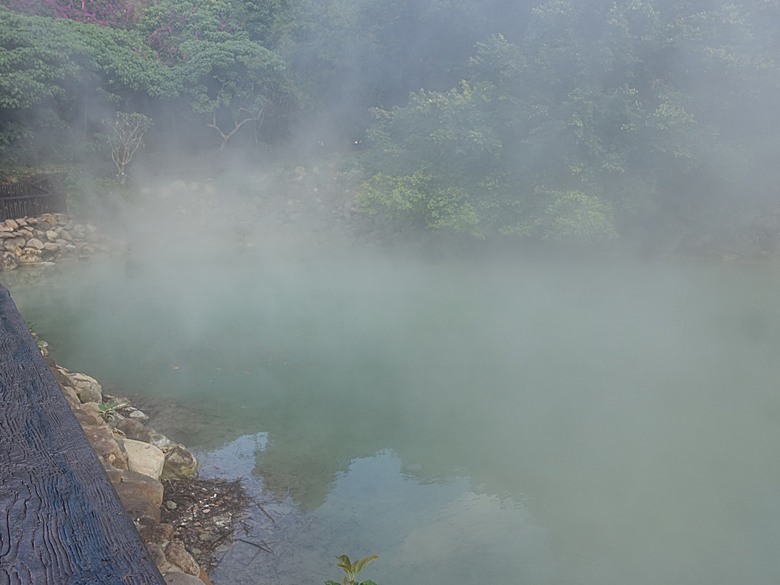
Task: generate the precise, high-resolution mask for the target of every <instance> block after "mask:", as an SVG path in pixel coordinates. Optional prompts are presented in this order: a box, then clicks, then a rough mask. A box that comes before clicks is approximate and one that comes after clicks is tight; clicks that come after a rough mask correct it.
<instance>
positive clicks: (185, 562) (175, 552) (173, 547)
mask: <svg viewBox="0 0 780 585" xmlns="http://www.w3.org/2000/svg"><path fill="white" fill-rule="evenodd" d="M165 556H166V558H167V559H168V561H169V562H171V563H173V564H174V565H176V566H177V567H179V568H180V569H181V570H182V571H184V572H185V573H188V574H190V575H198V574H199V573H200V566H199V565H198V563H196V562H195V559H193V558H192V555H191V554H190V553H188V552H187V551H186V550H184V547H183V546H181V545H180V544H177V543H175V542H172V543H170V544H169V545H168V546H167V547H166V548H165Z"/></svg>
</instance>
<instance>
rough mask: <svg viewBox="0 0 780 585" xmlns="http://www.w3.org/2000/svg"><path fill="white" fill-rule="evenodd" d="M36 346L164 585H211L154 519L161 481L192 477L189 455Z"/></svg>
mask: <svg viewBox="0 0 780 585" xmlns="http://www.w3.org/2000/svg"><path fill="white" fill-rule="evenodd" d="M39 347H41V351H42V353H43V354H44V357H45V358H46V359H47V361H48V363H49V367H50V368H51V370H52V372H53V373H54V376H55V378H56V379H57V381H58V382H59V383H60V386H61V387H62V392H63V394H64V395H65V399H66V400H67V402H68V404H69V405H70V407H71V410H72V411H73V413H74V414H75V416H76V419H77V420H78V421H79V423H80V424H81V427H82V429H83V430H84V434H85V435H86V436H87V439H88V440H89V442H90V444H91V445H92V449H93V450H94V451H95V454H96V455H97V456H98V459H99V460H100V462H101V463H102V464H103V467H104V469H105V470H106V472H107V473H108V477H109V478H110V479H111V482H112V483H113V485H114V488H115V490H116V492H117V494H118V495H119V499H120V500H121V502H122V505H123V507H124V508H125V510H126V511H127V513H128V514H129V515H130V517H131V518H132V520H133V522H134V523H135V525H136V528H137V529H138V532H139V534H140V535H141V538H142V539H143V541H144V542H145V544H146V547H147V549H148V551H149V553H150V555H151V557H152V559H153V560H154V562H155V564H156V565H157V567H158V569H159V570H160V573H162V575H163V577H164V579H165V582H166V583H169V584H172V585H204V584H205V585H211V581H210V580H209V578H208V576H207V574H206V572H205V571H204V570H203V569H202V568H201V566H200V565H199V564H198V562H197V561H196V560H195V559H194V558H193V556H192V555H191V554H190V553H189V552H188V551H187V550H186V549H185V547H184V546H183V544H182V542H181V540H180V539H179V538H177V536H176V534H175V529H174V526H172V525H171V524H167V523H163V522H161V519H160V517H161V508H162V506H163V500H164V487H163V481H166V480H182V479H188V478H193V477H195V476H196V475H197V473H198V464H197V461H196V459H195V457H194V456H193V455H192V453H190V452H189V451H188V450H187V448H186V447H184V446H183V445H180V444H177V443H174V442H173V441H171V440H170V439H168V438H167V437H166V436H164V435H162V434H161V433H159V432H157V431H155V430H154V429H152V428H150V427H148V426H147V425H146V424H145V423H146V421H147V420H148V417H147V416H146V414H144V413H143V412H142V411H140V410H138V409H137V408H135V407H133V406H132V405H131V404H130V401H129V400H127V399H125V398H122V397H118V396H110V395H108V394H105V393H104V392H103V389H102V387H101V385H100V384H99V383H98V382H97V380H95V379H94V378H92V377H90V376H87V375H85V374H81V373H76V372H70V371H68V370H67V369H65V368H63V367H61V366H58V365H57V364H55V363H54V362H53V361H51V360H50V359H49V358H48V356H47V353H48V352H47V349H46V344H45V343H44V342H40V341H39Z"/></svg>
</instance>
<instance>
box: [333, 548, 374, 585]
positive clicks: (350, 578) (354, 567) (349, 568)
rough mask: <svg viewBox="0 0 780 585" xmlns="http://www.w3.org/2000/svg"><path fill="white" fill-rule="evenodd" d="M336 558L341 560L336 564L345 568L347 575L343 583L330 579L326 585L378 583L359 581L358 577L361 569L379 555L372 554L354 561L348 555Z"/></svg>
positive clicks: (372, 584)
mask: <svg viewBox="0 0 780 585" xmlns="http://www.w3.org/2000/svg"><path fill="white" fill-rule="evenodd" d="M336 558H337V559H338V560H339V562H338V563H336V566H337V567H341V568H342V569H344V572H345V573H346V576H345V577H344V580H343V582H342V583H338V582H336V581H333V580H332V579H328V580H327V581H325V585H376V583H374V582H373V581H362V582H360V583H358V582H357V577H358V573H360V571H362V570H363V568H364V567H365V566H366V565H367V564H368V563H370V562H371V561H373V560H374V559H378V558H379V555H371V556H370V557H366V558H364V559H360V560H359V561H355V562H354V563H353V562H352V561H350V560H349V557H348V556H347V555H341V556H339V557H336Z"/></svg>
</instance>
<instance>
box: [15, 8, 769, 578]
mask: <svg viewBox="0 0 780 585" xmlns="http://www.w3.org/2000/svg"><path fill="white" fill-rule="evenodd" d="M2 4H3V6H4V7H3V8H0V161H2V162H1V163H0V172H1V173H2V176H3V178H4V179H7V180H15V179H17V178H19V177H22V176H24V175H26V174H29V173H32V172H38V171H47V170H53V169H56V170H64V171H65V172H66V173H67V174H68V177H69V178H68V189H69V195H70V206H71V210H72V211H74V212H75V213H77V214H79V216H80V217H87V218H89V219H90V221H93V222H95V223H96V224H97V225H98V226H99V228H100V229H101V230H102V231H103V232H104V233H106V234H108V235H110V236H112V237H113V238H114V239H115V240H116V241H117V242H119V244H118V246H117V250H116V251H115V252H114V254H113V255H112V256H111V257H109V258H104V259H100V258H93V259H90V260H89V261H86V262H77V263H70V264H61V265H58V266H53V267H52V266H47V267H42V268H40V269H37V270H25V271H18V272H9V273H3V275H2V278H0V280H2V282H3V284H4V285H6V286H8V287H9V288H10V290H11V292H12V294H13V298H14V299H15V301H16V302H17V304H18V305H19V307H20V310H21V312H22V314H23V315H24V317H25V319H27V320H28V321H29V322H30V323H31V326H32V327H33V328H34V329H36V330H37V331H38V332H39V333H40V334H41V335H42V337H43V338H44V339H46V340H47V341H48V342H49V343H50V344H51V347H52V350H53V355H54V357H55V358H56V359H57V361H58V362H59V363H61V364H63V365H64V366H66V367H68V368H71V369H73V370H78V371H84V372H86V373H88V374H90V375H93V376H95V377H97V378H99V379H100V380H101V382H103V383H104V384H105V386H106V387H107V389H109V391H115V392H117V393H120V394H130V395H133V396H135V397H137V400H139V401H140V403H142V404H143V403H144V401H147V404H149V405H150V412H152V411H154V412H159V413H167V414H166V415H165V416H162V417H158V419H156V420H155V421H154V424H155V425H159V427H160V429H161V430H163V431H164V432H166V433H167V434H169V435H170V436H171V437H172V438H174V439H175V440H178V441H182V442H185V443H186V444H187V445H188V446H192V447H193V448H195V449H198V450H199V451H198V452H199V455H200V456H201V457H202V459H203V461H204V462H206V464H207V465H206V468H207V470H208V472H209V473H214V474H223V475H226V476H231V474H232V476H235V475H241V476H243V477H244V478H245V481H246V482H247V485H248V486H249V487H250V489H251V490H253V492H252V493H253V494H255V495H256V496H257V497H263V498H265V497H269V498H271V499H272V500H273V502H274V504H273V505H274V506H278V508H274V513H275V514H277V517H276V520H277V524H276V525H275V526H274V527H269V526H268V525H266V524H263V522H262V518H259V517H257V518H253V519H252V521H251V522H250V524H251V531H253V532H252V535H253V537H256V538H264V539H265V538H267V539H268V540H269V541H273V547H272V548H273V549H274V551H275V554H274V557H273V558H272V559H269V558H267V557H265V556H260V557H257V556H256V555H255V553H256V552H257V551H256V550H252V551H249V552H248V551H247V550H246V548H245V549H244V550H242V549H241V548H240V546H241V545H240V543H237V544H236V546H235V547H233V548H231V549H230V551H229V553H228V554H227V555H226V557H225V560H224V562H223V563H222V564H221V565H220V567H219V569H218V572H217V573H215V582H222V583H226V584H227V583H230V584H235V585H241V584H243V583H259V582H274V583H282V584H287V583H299V582H304V581H311V580H312V579H313V580H315V581H320V582H321V581H323V580H324V579H326V578H332V577H335V574H334V573H333V572H332V571H331V569H332V568H333V558H334V557H335V555H337V554H342V553H349V554H350V555H352V556H353V557H354V556H361V555H368V554H371V553H379V554H381V555H382V558H381V559H380V561H378V562H377V563H376V564H375V565H372V567H371V569H370V570H371V572H370V573H369V576H370V577H372V578H375V579H376V581H377V582H379V583H380V584H382V583H387V584H389V583H392V582H400V581H412V580H414V581H420V582H424V583H430V584H434V585H435V584H438V583H441V584H444V583H448V584H449V583H460V582H462V583H471V582H479V581H487V580H492V581H496V582H498V581H509V582H519V583H557V584H561V585H564V584H566V585H568V584H571V583H581V584H583V585H604V584H606V585H622V584H624V583H636V584H644V583H647V584H651V583H652V584H655V583H661V582H667V583H686V584H696V585H698V584H702V585H703V584H707V585H713V584H719V583H723V584H732V583H758V584H764V583H766V584H769V583H777V582H778V580H780V564H779V562H778V560H777V559H778V557H777V554H776V551H777V547H778V544H780V534H778V528H777V527H778V526H780V518H778V515H780V509H779V508H778V505H777V502H776V500H777V498H776V493H775V490H774V487H775V486H776V485H778V479H779V478H778V467H777V464H776V457H775V451H776V449H775V445H776V444H777V442H778V425H777V416H778V413H779V412H780V410H779V407H780V405H779V404H778V394H777V392H776V383H777V380H778V379H779V377H780V371H778V368H780V365H778V360H777V354H778V344H780V300H778V299H780V294H778V293H780V281H779V280H778V274H777V271H776V268H775V267H774V262H773V261H774V259H775V258H776V257H777V253H778V251H780V247H778V245H779V244H780V205H778V200H777V184H778V183H777V179H778V177H777V173H778V169H779V168H780V167H779V166H778V165H777V164H776V161H775V158H776V152H777V141H778V136H780V134H778V122H779V121H780V120H779V118H778V102H777V100H776V96H777V95H778V94H777V90H778V82H779V81H780V72H778V67H777V63H776V55H777V54H778V50H780V43H779V42H778V40H779V39H778V35H779V34H780V32H779V31H780V26H778V25H780V4H778V2H774V1H764V2H728V3H727V2H696V1H693V2H666V1H661V0H652V1H651V0H647V1H642V0H634V1H631V2H602V1H595V0H588V1H582V2H568V1H565V0H554V1H550V2H508V1H499V0H480V1H475V2H469V3H462V2H461V3H456V2H450V1H446V0H419V1H401V2H398V1H394V2H390V1H387V0H339V1H283V0H269V1H265V2H256V1H252V0H243V1H238V2H235V1H231V2H227V1H225V0H210V1H209V2H200V1H193V0H161V1H159V2H156V3H155V2H145V1H143V0H141V1H133V2H122V1H117V2H106V1H105V0H88V1H85V2H83V3H82V2H78V3H70V2H66V1H64V0H3V1H2ZM122 114H137V115H139V116H140V117H135V118H133V119H136V120H142V121H144V127H145V128H147V131H146V133H145V135H144V145H143V146H142V147H140V148H139V150H138V151H137V153H136V154H135V156H134V157H133V158H132V161H131V162H130V163H129V164H128V166H127V169H126V171H127V173H126V176H125V177H118V176H117V170H118V169H117V168H116V167H115V166H114V164H113V163H112V161H111V157H110V153H111V151H112V149H113V148H115V147H116V146H117V145H121V140H119V138H120V137H119V134H118V129H119V128H121V124H120V126H117V123H118V122H121V121H122V120H123V119H125V118H123V116H122ZM724 260H725V261H727V262H723V261H724Z"/></svg>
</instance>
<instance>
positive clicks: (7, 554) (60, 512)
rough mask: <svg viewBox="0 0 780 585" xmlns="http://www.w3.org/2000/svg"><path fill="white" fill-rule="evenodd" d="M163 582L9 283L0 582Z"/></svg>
mask: <svg viewBox="0 0 780 585" xmlns="http://www.w3.org/2000/svg"><path fill="white" fill-rule="evenodd" d="M30 583H34V584H47V585H48V584H52V585H64V584H68V585H92V584H94V585H114V584H120V583H122V584H147V583H148V584H154V585H160V584H163V583H164V581H163V579H162V577H161V576H160V573H159V572H158V571H157V568H156V567H155V566H154V564H153V563H152V561H151V560H150V558H149V556H148V554H147V552H146V549H145V547H144V545H143V543H142V542H141V540H140V538H139V536H138V533H137V532H136V530H135V527H134V526H133V523H132V521H131V520H130V518H129V517H128V516H127V515H126V514H125V512H124V510H123V509H122V506H121V504H120V503H119V500H118V498H117V496H116V492H115V491H114V488H113V486H112V485H111V482H110V481H109V479H108V476H107V475H106V473H105V471H104V470H103V468H102V466H101V465H100V462H99V461H98V459H97V457H96V456H95V454H94V453H93V452H92V449H91V448H90V445H89V443H88V442H87V439H86V437H85V436H84V434H83V432H82V430H81V427H80V425H79V423H78V422H77V421H76V418H75V417H74V415H73V413H72V412H71V410H70V408H69V407H68V404H67V402H66V401H65V398H64V397H63V395H62V391H61V390H60V387H59V385H58V384H57V381H56V380H55V379H54V376H53V375H52V373H51V371H50V370H49V368H48V367H47V365H46V363H45V361H44V360H43V357H42V356H41V354H40V352H39V351H38V348H37V346H36V344H35V341H34V340H33V338H32V336H31V335H30V332H29V331H28V329H27V326H26V325H25V323H24V321H23V320H22V318H21V316H20V315H19V312H18V311H17V309H16V306H15V305H14V303H13V301H12V300H11V296H10V294H9V293H8V291H7V290H6V289H5V288H3V287H2V286H0V585H11V584H13V585H16V584H24V585H26V584H30Z"/></svg>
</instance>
